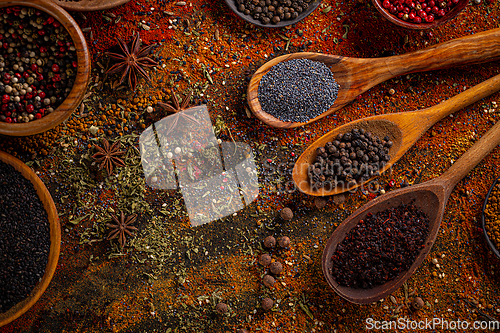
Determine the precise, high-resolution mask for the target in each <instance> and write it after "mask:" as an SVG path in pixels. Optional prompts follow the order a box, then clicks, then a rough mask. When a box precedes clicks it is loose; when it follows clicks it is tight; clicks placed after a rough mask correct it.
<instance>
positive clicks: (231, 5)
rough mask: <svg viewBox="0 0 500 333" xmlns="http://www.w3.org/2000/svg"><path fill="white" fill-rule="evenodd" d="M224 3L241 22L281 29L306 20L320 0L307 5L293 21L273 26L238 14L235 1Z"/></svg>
mask: <svg viewBox="0 0 500 333" xmlns="http://www.w3.org/2000/svg"><path fill="white" fill-rule="evenodd" d="M225 1H226V3H227V5H228V6H229V8H231V10H232V11H233V12H234V13H235V14H236V15H238V16H239V17H240V18H242V19H243V20H245V21H247V22H250V23H252V24H254V25H257V26H259V27H264V28H282V27H286V26H287V25H291V24H295V23H297V22H300V21H302V20H303V19H304V18H306V17H307V16H309V14H311V13H312V12H313V11H314V10H315V9H316V8H317V7H318V6H319V4H320V3H321V0H312V1H311V2H310V3H309V7H307V10H305V11H303V12H302V13H300V14H299V15H298V16H297V17H296V18H295V19H293V20H285V21H280V22H278V23H277V24H274V23H269V24H263V23H262V22H261V21H259V20H256V19H254V18H253V17H252V15H245V14H243V13H242V12H240V11H239V10H238V7H237V5H236V1H235V0H225Z"/></svg>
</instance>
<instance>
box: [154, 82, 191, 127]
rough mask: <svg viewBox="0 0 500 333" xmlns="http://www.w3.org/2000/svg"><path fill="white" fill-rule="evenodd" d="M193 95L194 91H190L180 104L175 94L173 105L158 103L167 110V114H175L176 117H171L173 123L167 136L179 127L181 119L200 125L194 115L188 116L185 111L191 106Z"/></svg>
mask: <svg viewBox="0 0 500 333" xmlns="http://www.w3.org/2000/svg"><path fill="white" fill-rule="evenodd" d="M192 94H193V92H192V91H190V92H189V93H188V94H187V95H186V96H185V97H184V99H183V100H182V101H181V103H179V100H178V99H177V96H175V93H174V92H172V97H171V100H172V104H170V103H163V102H158V105H159V106H160V107H162V108H163V109H165V110H166V111H167V112H173V113H175V114H174V115H172V116H170V117H171V119H172V121H171V122H170V124H169V127H168V130H167V133H166V134H167V135H168V134H170V132H172V130H173V129H174V128H175V127H176V126H177V125H178V123H179V119H180V118H183V119H186V120H188V121H192V122H195V123H197V124H199V123H200V122H199V121H198V120H196V118H195V117H194V116H193V115H190V114H188V113H187V112H186V111H185V110H186V109H187V108H188V106H189V102H190V100H191V95H192Z"/></svg>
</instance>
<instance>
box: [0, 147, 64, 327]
mask: <svg viewBox="0 0 500 333" xmlns="http://www.w3.org/2000/svg"><path fill="white" fill-rule="evenodd" d="M0 161H2V162H4V163H7V164H10V165H12V166H13V167H14V168H15V169H16V170H17V171H19V172H21V174H22V175H23V176H24V177H25V178H26V179H28V180H29V181H30V182H31V183H32V184H33V186H34V187H35V190H36V193H37V194H38V197H39V198H40V200H41V201H42V203H43V207H44V208H45V211H46V212H47V216H48V219H49V224H50V251H49V261H48V263H47V267H46V268H45V273H44V275H43V277H42V280H41V281H40V282H38V284H37V285H36V286H35V288H33V291H32V292H31V294H30V295H29V296H28V297H26V298H25V299H24V300H23V301H21V302H19V303H18V304H16V305H14V306H13V307H12V308H10V309H9V310H8V311H7V312H4V313H0V327H2V326H4V325H7V324H8V323H10V322H11V321H13V320H15V319H16V318H18V317H19V316H21V315H22V314H23V313H25V312H26V311H28V309H29V308H30V307H32V306H33V304H35V303H36V301H38V299H39V298H40V296H42V294H43V292H44V291H45V289H47V287H48V285H49V283H50V281H51V280H52V277H53V276H54V272H55V270H56V266H57V261H58V259H59V250H60V245H61V228H60V226H59V216H58V215H57V210H56V206H55V205H54V201H53V200H52V197H51V195H50V193H49V191H48V190H47V188H46V187H45V185H44V184H43V182H42V181H41V180H40V178H38V176H37V175H36V174H35V173H34V172H33V170H31V168H29V167H28V166H27V165H26V164H24V163H23V162H22V161H21V160H19V159H17V158H15V157H14V156H12V155H9V154H7V153H5V152H3V151H0Z"/></svg>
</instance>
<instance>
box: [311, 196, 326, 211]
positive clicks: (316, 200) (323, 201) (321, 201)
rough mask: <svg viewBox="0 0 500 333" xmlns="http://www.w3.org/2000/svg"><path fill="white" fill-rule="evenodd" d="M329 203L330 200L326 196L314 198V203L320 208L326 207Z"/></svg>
mask: <svg viewBox="0 0 500 333" xmlns="http://www.w3.org/2000/svg"><path fill="white" fill-rule="evenodd" d="M327 203H328V200H327V199H326V198H323V197H316V198H314V205H315V206H316V208H318V209H321V208H324V207H325V206H326V204H327Z"/></svg>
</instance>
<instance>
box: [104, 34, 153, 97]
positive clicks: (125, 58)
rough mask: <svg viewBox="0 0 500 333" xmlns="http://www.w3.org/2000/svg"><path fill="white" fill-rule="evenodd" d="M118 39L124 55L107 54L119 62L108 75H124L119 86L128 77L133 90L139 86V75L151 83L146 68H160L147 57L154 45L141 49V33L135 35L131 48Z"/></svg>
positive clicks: (109, 70)
mask: <svg viewBox="0 0 500 333" xmlns="http://www.w3.org/2000/svg"><path fill="white" fill-rule="evenodd" d="M116 39H117V40H118V45H119V46H120V49H121V51H122V54H119V53H114V52H106V54H107V55H108V56H109V57H110V58H111V59H114V60H117V63H116V64H114V65H113V66H112V67H111V68H110V69H108V70H107V71H106V74H114V73H123V74H122V76H121V78H120V81H119V83H118V84H121V83H122V82H123V80H125V77H126V76H127V75H128V84H129V86H130V87H131V88H132V90H135V87H136V85H137V74H139V75H141V76H142V77H144V78H145V79H146V80H147V81H151V78H150V77H149V75H148V73H146V70H145V68H146V67H154V66H158V63H157V62H156V61H154V60H153V59H151V58H149V57H147V55H148V54H149V53H150V52H151V49H152V48H153V47H154V44H151V45H149V46H144V47H142V48H141V41H140V35H139V33H137V34H136V35H135V38H134V39H133V41H132V45H131V46H130V48H129V47H128V46H127V43H125V42H124V41H123V40H122V39H121V38H119V37H117V38H116Z"/></svg>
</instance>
